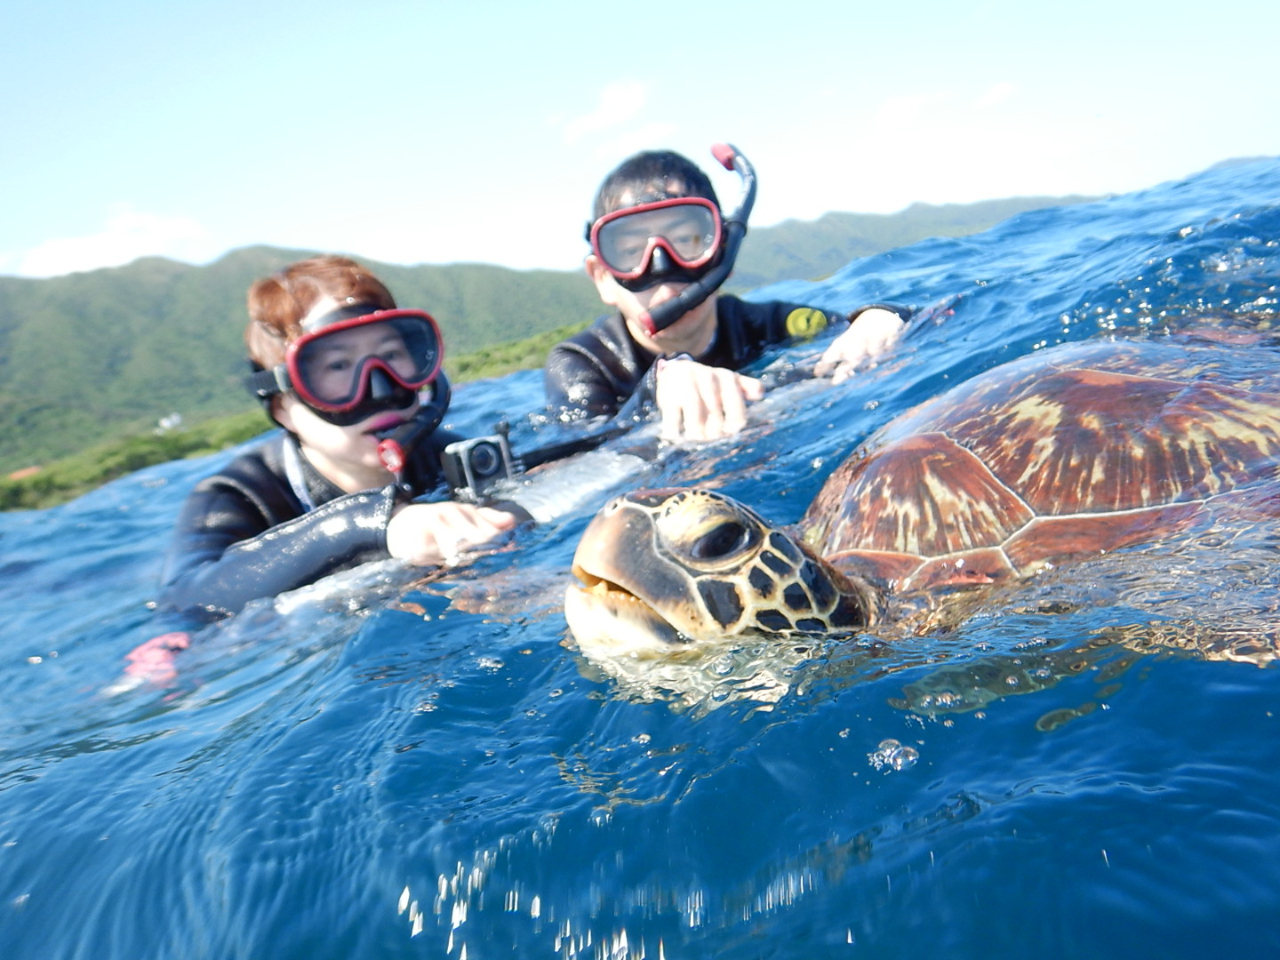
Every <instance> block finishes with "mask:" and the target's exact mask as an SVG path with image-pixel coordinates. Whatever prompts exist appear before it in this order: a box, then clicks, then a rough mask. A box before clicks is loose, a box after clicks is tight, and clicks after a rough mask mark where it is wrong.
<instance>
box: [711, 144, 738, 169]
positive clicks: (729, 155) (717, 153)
mask: <svg viewBox="0 0 1280 960" xmlns="http://www.w3.org/2000/svg"><path fill="white" fill-rule="evenodd" d="M711 155H712V156H713V157H715V158H716V159H717V160H719V161H720V166H722V167H724V168H725V169H726V170H732V169H733V161H734V158H735V157H737V156H738V151H737V150H735V149H733V147H731V146H730V145H729V144H727V143H717V144H715V145H714V146H713V147H712V148H711Z"/></svg>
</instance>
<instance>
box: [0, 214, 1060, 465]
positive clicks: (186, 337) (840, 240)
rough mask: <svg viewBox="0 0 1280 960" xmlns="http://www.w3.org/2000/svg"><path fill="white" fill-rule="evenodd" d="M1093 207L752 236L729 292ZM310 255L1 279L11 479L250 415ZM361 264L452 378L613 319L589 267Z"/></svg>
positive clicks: (900, 219)
mask: <svg viewBox="0 0 1280 960" xmlns="http://www.w3.org/2000/svg"><path fill="white" fill-rule="evenodd" d="M1083 199H1085V198H1077V197H1071V198H1062V199H1054V198H1048V197H1034V198H1019V199H1012V200H1000V201H987V202H983V203H975V204H968V205H949V206H929V205H926V204H916V205H914V206H912V207H910V208H908V209H907V210H904V211H902V212H901V213H897V214H891V215H883V216H881V215H871V214H850V213H831V214H827V215H826V216H824V217H822V218H821V219H819V220H817V221H814V222H807V223H802V222H799V221H787V222H785V223H782V224H779V225H778V226H774V227H766V228H758V229H753V230H751V231H750V232H749V233H748V235H747V238H746V241H745V243H744V244H743V248H742V252H741V255H740V257H739V261H738V267H737V270H736V272H735V275H734V276H733V277H732V278H731V279H730V282H729V284H728V289H732V290H736V291H744V290H750V289H754V288H756V287H760V286H763V285H765V284H768V283H773V282H776V281H778V280H785V279H819V278H822V277H825V276H828V275H830V274H831V273H833V272H834V271H835V270H838V269H840V268H841V267H843V266H845V265H846V264H848V263H849V262H850V261H852V260H855V259H857V258H859V257H863V256H868V255H870V254H873V253H878V252H881V251H884V250H888V249H892V248H894V247H898V246H902V245H905V244H910V243H914V242H916V241H918V240H922V239H924V238H926V237H931V236H961V235H964V234H970V233H975V232H978V231H981V230H985V229H987V228H988V227H991V226H993V225H995V224H996V223H998V222H1000V221H1001V220H1004V219H1006V218H1008V217H1010V216H1013V215H1014V214H1016V213H1019V212H1022V211H1024V210H1030V209H1035V208H1038V207H1045V206H1052V205H1058V204H1062V203H1073V202H1080V201H1081V200H1083ZM311 252H312V251H302V250H281V249H278V248H273V247H247V248H244V249H241V250H235V251H232V252H231V253H229V254H227V255H226V256H224V257H223V258H221V259H220V260H218V261H216V262H214V263H211V264H209V265H207V266H191V265H188V264H182V263H176V262H173V261H170V260H165V259H161V258H156V257H152V258H145V259H142V260H137V261H135V262H133V263H131V264H128V265H127V266H123V267H117V268H112V269H103V270H94V271H89V272H85V273H75V274H69V275H67V276H62V277H54V278H51V279H46V280H32V279H24V278H18V277H0V437H2V438H3V442H2V443H0V474H2V473H8V472H10V471H13V470H16V469H19V468H23V467H26V466H28V465H32V464H38V463H43V462H46V461H47V460H49V459H50V458H54V457H59V456H63V455H66V454H68V453H72V452H75V451H77V450H79V449H82V448H84V447H85V446H87V445H91V444H93V443H95V442H98V441H101V440H103V439H106V438H111V437H118V436H124V435H128V434H131V433H142V432H146V431H149V430H150V429H151V428H152V427H154V425H155V423H156V421H157V420H158V419H159V418H161V417H163V416H165V415H167V414H169V413H175V412H176V413H180V414H182V415H183V417H184V418H187V419H188V420H191V419H198V418H200V417H205V416H212V415H215V414H226V413H237V412H243V411H246V410H250V409H252V407H253V403H252V401H251V400H249V398H248V396H247V394H246V393H245V392H244V390H243V388H242V386H241V378H242V376H243V374H244V372H245V361H244V350H243V345H242V343H241V335H242V331H243V328H244V319H245V313H244V297H245V291H246V290H247V289H248V287H249V285H250V283H252V282H253V281H254V280H255V279H257V278H258V277H262V276H265V275H266V274H268V273H271V272H272V271H274V270H277V269H279V268H280V267H282V266H284V265H285V264H287V263H289V262H291V261H293V260H296V259H299V258H301V257H303V256H307V255H309V254H310V253H311ZM354 255H355V256H357V257H359V253H358V252H356V253H355V254H354ZM366 262H368V263H369V265H370V267H371V268H372V269H373V270H374V271H375V272H376V273H377V274H378V275H379V276H380V277H382V278H383V279H384V280H385V281H386V282H387V284H388V286H389V287H390V288H391V289H392V290H393V291H394V293H395V294H396V298H397V300H398V301H399V302H400V303H402V304H405V305H414V306H422V307H424V308H425V309H427V310H429V311H430V312H431V313H432V314H433V315H434V316H435V317H436V319H437V320H438V321H439V322H440V325H441V327H442V329H443V332H444V337H445V342H446V367H448V368H449V369H450V370H451V372H455V373H457V372H462V373H464V374H465V372H466V371H465V370H464V371H457V370H455V369H454V368H453V367H452V366H451V364H450V357H453V358H457V357H459V356H460V355H462V354H467V353H475V352H476V351H481V350H482V349H483V348H487V347H491V346H494V345H498V344H510V343H512V342H513V341H519V340H524V339H526V338H529V337H533V336H536V335H539V334H546V333H547V332H549V331H552V330H557V329H559V328H563V327H566V326H573V325H581V324H585V323H587V322H588V321H590V320H591V319H592V318H593V317H594V316H596V315H598V314H599V313H600V312H601V311H602V307H601V305H600V302H599V300H598V299H597V298H596V294H595V290H594V288H593V287H592V285H591V284H590V282H589V281H588V280H587V278H586V277H585V276H584V275H583V274H582V273H581V272H580V271H550V270H539V271H519V270H509V269H506V268H504V267H496V266H489V265H484V264H446V265H431V264H427V265H418V266H410V267H405V266H393V265H389V264H382V263H378V262H376V261H366ZM507 352H508V353H510V352H511V351H507ZM533 362H535V363H536V362H537V360H536V359H534V360H533Z"/></svg>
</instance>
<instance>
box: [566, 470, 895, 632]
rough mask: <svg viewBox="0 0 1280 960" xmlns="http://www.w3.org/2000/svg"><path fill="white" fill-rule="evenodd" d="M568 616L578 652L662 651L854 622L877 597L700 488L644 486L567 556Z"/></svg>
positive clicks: (612, 507)
mask: <svg viewBox="0 0 1280 960" xmlns="http://www.w3.org/2000/svg"><path fill="white" fill-rule="evenodd" d="M573 571H574V574H575V575H576V576H577V577H578V579H579V580H581V581H582V583H583V586H582V587H577V586H573V587H570V588H569V592H568V597H567V598H566V601H565V615H566V618H567V619H568V621H569V627H570V629H571V630H572V632H573V635H574V637H575V639H576V640H577V641H578V644H579V646H580V648H582V649H583V652H585V653H587V654H588V655H591V654H592V653H593V652H602V653H607V654H611V655H616V654H617V653H619V652H627V653H632V654H637V655H645V654H648V655H663V656H665V655H669V654H670V653H671V651H672V648H673V647H678V646H683V645H687V644H691V643H698V642H710V641H720V640H725V639H729V640H732V639H733V638H735V637H739V636H750V635H758V634H790V633H822V632H827V631H831V630H838V631H850V630H855V629H858V628H860V627H863V626H865V625H867V624H868V623H869V622H870V621H871V620H872V619H873V618H874V611H875V610H876V608H877V599H876V597H875V594H874V591H873V590H872V589H871V588H870V587H869V586H867V585H866V584H864V583H860V582H857V581H855V580H852V579H850V578H848V577H845V576H844V575H842V574H840V573H838V572H837V571H835V570H834V569H833V568H831V567H830V566H829V565H828V564H827V563H825V562H824V561H823V560H821V559H819V558H818V557H817V556H815V555H814V554H813V553H812V552H811V551H810V550H809V549H808V548H806V547H803V546H801V545H800V544H799V543H798V542H797V541H796V540H795V539H793V538H792V537H791V536H790V535H789V534H787V533H786V532H784V531H782V530H778V529H775V528H772V527H770V526H769V525H768V524H767V523H766V522H765V521H764V520H762V519H761V518H760V517H759V516H758V515H757V514H756V513H754V512H753V511H751V510H749V509H748V508H746V507H744V506H743V505H742V504H740V503H738V502H737V501H735V500H732V499H730V498H729V497H726V496H723V495H721V494H718V493H713V492H711V491H707V490H671V489H667V490H641V491H636V492H633V493H629V494H627V495H625V496H623V497H619V498H617V499H615V500H613V501H612V502H611V503H609V504H608V505H606V506H605V507H604V508H603V509H602V510H601V511H600V513H598V514H597V515H596V517H595V519H593V520H592V521H591V523H590V525H589V526H588V527H587V530H586V532H585V533H584V534H583V536H582V540H581V542H580V543H579V544H578V550H577V553H576V554H575V555H574V562H573Z"/></svg>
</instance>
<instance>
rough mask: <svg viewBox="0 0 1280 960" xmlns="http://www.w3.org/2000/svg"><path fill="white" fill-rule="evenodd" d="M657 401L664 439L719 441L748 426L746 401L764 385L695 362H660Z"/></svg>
mask: <svg viewBox="0 0 1280 960" xmlns="http://www.w3.org/2000/svg"><path fill="white" fill-rule="evenodd" d="M658 363H659V364H660V366H659V368H658V381H657V401H658V412H659V413H660V414H661V416H662V436H663V438H664V439H667V440H718V439H720V438H721V437H730V436H733V435H734V434H735V433H738V432H739V431H740V430H741V429H742V428H743V427H745V426H746V425H747V402H748V401H751V400H759V399H760V398H761V397H763V396H764V384H762V383H761V382H760V381H759V380H756V379H755V378H754V377H744V376H743V375H742V374H740V373H735V372H734V371H732V370H725V369H723V368H721V367H708V366H706V365H705V364H701V363H698V362H697V361H696V360H659V361H658Z"/></svg>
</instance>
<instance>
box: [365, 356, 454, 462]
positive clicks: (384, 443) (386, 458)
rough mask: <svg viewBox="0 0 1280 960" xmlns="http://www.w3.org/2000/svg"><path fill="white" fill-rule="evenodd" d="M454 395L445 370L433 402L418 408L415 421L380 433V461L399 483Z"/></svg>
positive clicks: (434, 384)
mask: <svg viewBox="0 0 1280 960" xmlns="http://www.w3.org/2000/svg"><path fill="white" fill-rule="evenodd" d="M452 395H453V391H452V388H450V386H449V378H448V377H446V376H445V375H444V371H443V370H441V371H440V372H439V373H437V374H436V377H435V379H434V380H432V381H431V399H430V400H428V401H427V402H426V403H424V404H423V405H422V406H421V407H420V408H419V409H418V412H417V413H416V414H415V415H414V417H413V419H412V420H409V421H408V422H406V423H402V424H400V426H398V427H393V428H392V429H390V430H387V431H383V432H379V433H378V459H379V460H381V461H382V465H383V466H384V467H386V468H387V469H388V470H390V471H391V472H392V473H394V474H395V475H396V480H397V481H399V480H400V475H401V473H403V472H404V465H405V464H406V463H407V462H408V460H409V455H410V454H411V453H412V452H413V449H414V447H416V446H417V445H418V444H419V443H421V442H422V441H423V440H424V439H426V438H427V437H428V436H430V435H431V434H432V433H433V432H434V431H435V429H436V427H438V426H440V422H441V421H442V420H444V415H445V413H446V412H447V411H448V409H449V400H450V399H451V398H452Z"/></svg>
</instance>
